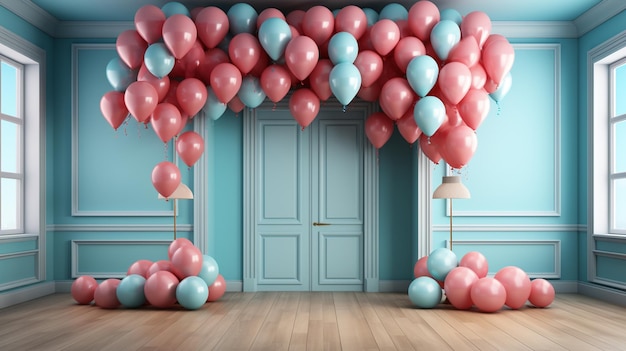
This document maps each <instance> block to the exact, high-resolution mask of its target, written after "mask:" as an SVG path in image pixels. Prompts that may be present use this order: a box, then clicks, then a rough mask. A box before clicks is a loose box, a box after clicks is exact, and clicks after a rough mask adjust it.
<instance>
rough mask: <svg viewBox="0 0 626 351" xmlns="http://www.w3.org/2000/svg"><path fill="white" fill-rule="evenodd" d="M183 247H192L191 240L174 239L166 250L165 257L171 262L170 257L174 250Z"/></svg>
mask: <svg viewBox="0 0 626 351" xmlns="http://www.w3.org/2000/svg"><path fill="white" fill-rule="evenodd" d="M183 246H194V245H193V243H192V242H191V240H189V239H187V238H176V239H174V240H173V241H172V242H171V243H170V245H169V246H168V248H167V257H168V258H169V259H170V261H171V260H172V256H173V255H174V252H176V250H178V249H180V248H181V247H183Z"/></svg>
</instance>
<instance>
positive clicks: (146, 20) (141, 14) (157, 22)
mask: <svg viewBox="0 0 626 351" xmlns="http://www.w3.org/2000/svg"><path fill="white" fill-rule="evenodd" d="M134 22H135V28H136V29H137V33H139V35H141V37H142V38H143V40H145V41H146V42H147V43H148V44H153V43H156V42H157V41H159V40H160V39H161V37H162V30H163V24H164V23H165V14H164V13H163V11H161V9H160V8H158V7H157V6H154V5H144V6H142V7H140V8H139V9H138V10H137V12H135V17H134Z"/></svg>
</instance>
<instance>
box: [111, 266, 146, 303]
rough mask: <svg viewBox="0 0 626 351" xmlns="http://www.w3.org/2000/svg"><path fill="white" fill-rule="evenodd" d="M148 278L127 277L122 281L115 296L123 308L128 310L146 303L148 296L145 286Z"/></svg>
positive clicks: (132, 275) (139, 276) (135, 275)
mask: <svg viewBox="0 0 626 351" xmlns="http://www.w3.org/2000/svg"><path fill="white" fill-rule="evenodd" d="M145 285H146V278H144V277H143V276H141V275H139V274H131V275H127V276H126V277H124V279H122V280H121V281H120V285H118V286H117V289H116V290H115V294H116V295H117V299H118V300H119V301H120V303H121V304H122V306H124V307H127V308H137V307H141V306H143V305H144V304H145V303H146V295H145V294H144V290H143V289H144V286H145Z"/></svg>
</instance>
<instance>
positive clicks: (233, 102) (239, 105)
mask: <svg viewBox="0 0 626 351" xmlns="http://www.w3.org/2000/svg"><path fill="white" fill-rule="evenodd" d="M245 107H246V105H244V104H243V102H242V101H241V99H240V98H239V96H236V95H235V97H234V98H232V99H230V101H229V102H228V108H229V109H231V111H233V112H235V113H239V112H241V111H243V109H244V108H245Z"/></svg>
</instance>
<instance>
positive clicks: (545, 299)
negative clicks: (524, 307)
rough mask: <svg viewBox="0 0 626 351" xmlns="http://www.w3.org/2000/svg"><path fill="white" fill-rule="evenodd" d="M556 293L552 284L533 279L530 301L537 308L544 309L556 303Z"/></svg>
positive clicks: (541, 279)
mask: <svg viewBox="0 0 626 351" xmlns="http://www.w3.org/2000/svg"><path fill="white" fill-rule="evenodd" d="M554 296H555V291H554V286H552V284H551V283H550V282H549V281H547V280H545V279H543V278H539V279H533V281H532V282H531V283H530V296H529V297H528V301H529V302H530V303H531V304H533V306H535V307H539V308H544V307H548V306H550V304H552V302H553V301H554Z"/></svg>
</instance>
